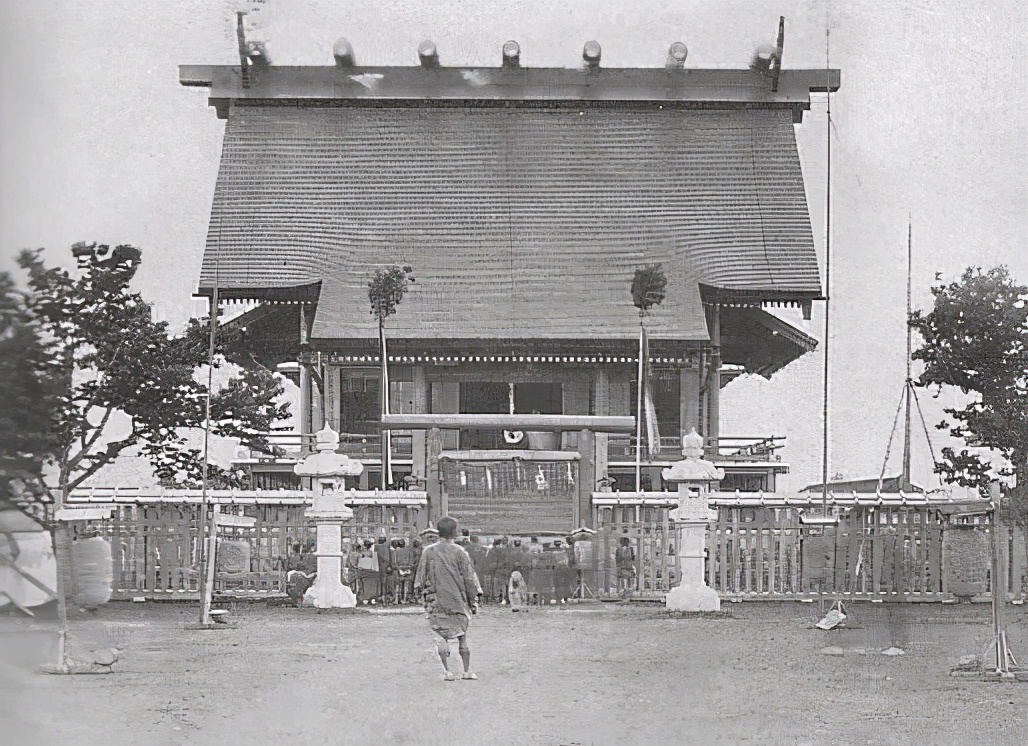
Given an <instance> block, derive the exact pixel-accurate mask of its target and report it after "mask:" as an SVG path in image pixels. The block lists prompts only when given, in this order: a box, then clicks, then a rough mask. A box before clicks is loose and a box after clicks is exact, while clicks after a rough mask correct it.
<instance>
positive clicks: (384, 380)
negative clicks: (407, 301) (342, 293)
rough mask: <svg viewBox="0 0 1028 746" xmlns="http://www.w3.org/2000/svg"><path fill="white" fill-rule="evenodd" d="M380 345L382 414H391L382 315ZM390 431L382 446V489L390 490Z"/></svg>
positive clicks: (386, 432) (382, 439)
mask: <svg viewBox="0 0 1028 746" xmlns="http://www.w3.org/2000/svg"><path fill="white" fill-rule="evenodd" d="M378 343H379V355H380V357H381V360H382V375H381V385H380V387H381V389H382V391H381V398H382V401H381V404H382V414H383V415H387V414H389V369H388V365H389V363H388V361H387V359H386V338H385V319H384V318H383V317H382V314H381V313H379V316H378ZM389 441H390V430H389V429H388V428H382V436H381V446H382V456H381V458H382V489H383V490H387V489H389V482H390V476H391V475H390V473H389V472H391V471H392V464H391V463H390V459H391V457H392V454H391V453H390V442H389Z"/></svg>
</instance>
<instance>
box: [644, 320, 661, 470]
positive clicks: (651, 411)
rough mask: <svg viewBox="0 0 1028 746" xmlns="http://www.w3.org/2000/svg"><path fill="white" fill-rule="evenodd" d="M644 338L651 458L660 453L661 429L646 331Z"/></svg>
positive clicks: (645, 397) (648, 439)
mask: <svg viewBox="0 0 1028 746" xmlns="http://www.w3.org/2000/svg"><path fill="white" fill-rule="evenodd" d="M642 338H643V345H642V347H643V377H642V382H641V385H642V387H643V415H644V416H645V418H646V419H645V423H646V443H647V447H648V449H649V454H650V455H651V456H656V455H657V454H658V453H659V452H660V429H659V427H658V425H657V408H656V406H655V405H654V403H653V385H652V382H651V381H652V377H653V371H652V366H651V365H650V342H649V339H648V337H647V335H646V329H645V328H643V330H642Z"/></svg>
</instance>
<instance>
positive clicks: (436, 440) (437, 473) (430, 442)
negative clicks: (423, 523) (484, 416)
mask: <svg viewBox="0 0 1028 746" xmlns="http://www.w3.org/2000/svg"><path fill="white" fill-rule="evenodd" d="M442 451H443V432H442V430H440V429H439V428H438V427H433V428H431V429H430V430H429V431H428V433H427V434H426V438H425V471H426V474H425V479H426V484H425V491H426V492H427V493H428V520H430V521H433V522H438V521H439V519H440V518H441V517H442V516H444V515H446V497H445V494H444V493H443V481H442V463H441V460H440V458H439V454H440V453H442Z"/></svg>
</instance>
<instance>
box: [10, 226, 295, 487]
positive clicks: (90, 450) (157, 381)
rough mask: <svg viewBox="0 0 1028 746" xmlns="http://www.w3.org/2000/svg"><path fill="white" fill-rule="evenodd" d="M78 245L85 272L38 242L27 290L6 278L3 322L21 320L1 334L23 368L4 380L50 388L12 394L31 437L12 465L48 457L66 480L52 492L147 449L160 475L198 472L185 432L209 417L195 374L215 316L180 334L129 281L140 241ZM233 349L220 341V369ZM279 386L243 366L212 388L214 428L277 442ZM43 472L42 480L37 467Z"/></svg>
mask: <svg viewBox="0 0 1028 746" xmlns="http://www.w3.org/2000/svg"><path fill="white" fill-rule="evenodd" d="M72 252H73V254H74V255H75V257H76V259H77V260H78V264H79V272H78V273H76V276H72V275H71V274H70V273H69V272H67V271H66V270H63V269H60V268H57V267H47V266H46V265H45V264H44V262H43V259H42V255H41V254H42V252H41V251H25V252H23V253H22V254H21V255H20V257H19V260H18V263H19V265H20V267H21V268H22V269H23V270H24V271H25V272H26V274H27V276H28V290H27V291H26V292H18V291H17V289H16V287H15V284H14V282H13V281H11V280H10V278H9V277H6V278H5V279H4V283H3V285H2V286H0V292H2V293H3V308H4V309H5V326H6V325H7V321H6V319H7V317H8V316H9V317H10V318H11V319H13V323H12V325H11V326H10V327H9V328H10V329H11V330H12V331H11V332H10V334H7V332H6V331H5V338H4V343H5V345H9V346H10V349H11V351H12V352H13V353H14V357H13V358H11V360H8V357H7V356H6V355H5V356H4V360H5V365H10V366H11V367H13V369H15V370H16V371H17V373H18V376H17V377H16V378H15V380H14V383H9V382H6V381H5V382H4V386H5V387H8V389H11V390H14V391H15V392H17V391H22V390H24V391H26V392H29V391H32V390H42V391H44V392H46V395H45V396H40V397H38V398H35V399H33V398H32V397H31V396H28V395H24V396H21V397H17V396H16V397H15V399H14V401H15V404H14V405H13V406H10V405H9V404H7V402H5V409H7V408H9V409H10V412H9V413H8V414H7V415H6V416H7V417H9V418H11V419H12V420H13V421H15V422H20V423H28V424H27V428H28V431H29V432H30V433H32V435H33V437H32V439H31V440H26V441H21V440H20V439H14V438H7V437H5V439H4V441H3V454H2V459H3V460H2V464H3V467H4V469H5V472H6V470H7V465H8V463H18V462H19V460H23V459H25V458H26V457H28V458H31V459H33V460H34V463H35V464H36V465H37V466H41V465H42V464H43V463H49V464H51V465H52V466H53V467H54V468H55V471H56V472H57V480H56V482H57V483H56V484H55V485H49V486H48V487H47V488H46V489H45V491H49V488H52V487H56V488H57V489H58V490H61V491H62V493H64V494H66V493H67V492H68V491H69V490H72V489H74V488H76V487H78V486H79V485H81V484H82V483H83V482H84V481H85V480H86V479H88V478H89V477H90V476H92V475H93V474H95V473H96V472H97V471H99V470H100V469H102V468H103V467H104V466H106V465H107V464H110V463H111V462H112V461H113V460H114V459H115V458H117V457H118V456H119V455H120V454H122V453H124V452H126V451H127V450H129V449H136V448H138V449H139V451H140V453H142V454H143V455H144V456H146V457H147V458H148V459H149V460H150V462H151V463H152V465H153V467H154V473H155V475H156V476H158V477H159V478H161V479H162V481H164V482H166V483H172V484H188V483H190V482H192V481H195V480H197V479H199V478H200V476H201V475H202V474H203V470H204V468H205V467H204V464H203V458H202V453H201V452H200V451H199V450H198V449H196V448H193V447H191V446H190V445H189V440H188V438H187V435H188V433H189V431H190V430H196V429H200V428H202V427H203V426H204V422H205V402H206V397H207V387H206V385H205V384H204V383H201V382H200V381H199V378H200V377H199V376H197V375H196V373H197V371H198V369H200V368H201V367H202V366H205V365H206V364H207V354H208V334H209V329H210V327H209V320H204V321H200V322H198V321H194V322H192V323H191V324H190V325H189V326H188V328H187V329H186V330H185V332H184V333H183V334H181V335H177V336H171V335H170V334H169V330H168V325H167V323H165V322H155V321H153V319H152V313H151V308H150V306H149V305H148V304H147V303H146V302H145V301H144V300H143V299H142V297H141V296H140V295H139V294H138V293H134V292H132V291H131V290H130V289H129V283H130V282H131V281H132V279H133V277H134V276H135V274H136V271H137V270H138V268H139V262H140V258H141V254H140V251H139V249H137V248H135V247H133V246H128V245H121V246H116V247H114V248H113V249H112V248H111V247H110V246H107V245H97V244H76V245H75V247H73V250H72ZM228 341H229V342H231V339H229V340H228ZM224 352H225V350H224V347H219V348H218V350H217V355H216V358H215V361H214V364H215V367H221V366H223V365H224V364H225V355H224ZM33 387H35V388H33ZM282 391H283V388H282V385H281V383H280V381H279V380H278V379H277V378H276V377H275V376H274V375H273V374H272V373H271V371H268V370H266V369H263V368H259V367H255V366H252V367H249V368H247V369H245V370H244V371H243V372H242V374H241V376H238V377H233V378H231V379H229V380H228V381H227V383H226V384H225V385H224V386H223V387H222V388H221V389H220V390H218V391H216V392H214V393H213V394H212V397H211V422H210V430H211V433H212V434H215V435H220V436H224V437H228V438H237V439H239V441H240V442H241V443H243V444H244V445H246V446H248V447H250V448H256V449H262V450H266V451H268V450H272V449H271V447H270V446H269V444H268V442H267V436H266V433H267V432H268V431H270V430H271V429H272V428H273V427H274V424H275V422H276V421H278V420H280V419H283V418H284V417H286V416H288V405H285V404H282V405H280V404H277V403H276V401H275V400H276V398H277V397H278V396H279V395H280V394H281V393H282ZM8 401H9V400H8ZM119 419H120V420H122V422H124V421H125V420H127V424H122V423H119V422H118V420H119ZM115 424H117V428H115V427H114V425H115ZM116 430H117V432H115V431H116ZM5 435H6V434H5ZM30 442H31V444H32V445H31V448H26V447H25V444H27V443H30ZM208 468H209V467H208ZM35 471H36V473H34V474H33V475H32V476H35V477H36V478H37V483H41V480H39V479H38V477H39V473H38V472H39V471H40V469H36V470H35Z"/></svg>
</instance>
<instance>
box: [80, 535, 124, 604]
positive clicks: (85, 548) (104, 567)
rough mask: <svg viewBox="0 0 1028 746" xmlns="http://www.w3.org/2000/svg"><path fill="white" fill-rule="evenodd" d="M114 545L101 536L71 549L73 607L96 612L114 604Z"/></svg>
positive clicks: (83, 540) (81, 541) (85, 540)
mask: <svg viewBox="0 0 1028 746" xmlns="http://www.w3.org/2000/svg"><path fill="white" fill-rule="evenodd" d="M113 574H114V573H113V567H112V565H111V545H110V544H108V543H107V541H106V540H104V539H103V538H102V537H100V536H93V537H91V538H89V539H79V540H78V541H75V542H73V543H72V545H71V575H72V603H73V604H74V605H75V606H78V607H81V608H86V609H95V608H96V607H98V606H102V605H103V604H105V603H107V602H108V601H110V600H111V592H112V590H113V588H112V586H113Z"/></svg>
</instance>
